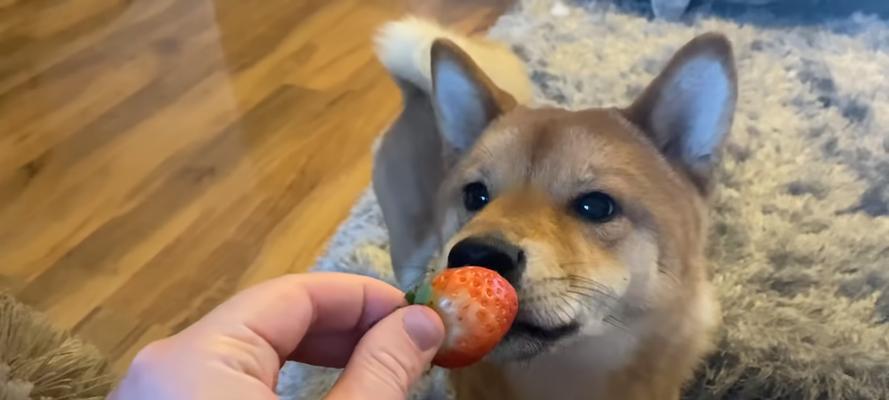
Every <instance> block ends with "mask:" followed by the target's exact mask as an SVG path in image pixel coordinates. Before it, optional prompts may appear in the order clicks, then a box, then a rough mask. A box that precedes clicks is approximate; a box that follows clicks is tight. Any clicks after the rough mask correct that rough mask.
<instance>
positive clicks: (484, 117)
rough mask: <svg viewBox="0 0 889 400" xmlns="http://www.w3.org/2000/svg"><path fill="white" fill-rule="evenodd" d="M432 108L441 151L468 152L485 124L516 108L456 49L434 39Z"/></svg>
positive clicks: (472, 62)
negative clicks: (442, 146) (439, 135)
mask: <svg viewBox="0 0 889 400" xmlns="http://www.w3.org/2000/svg"><path fill="white" fill-rule="evenodd" d="M431 64H432V65H431V66H432V105H433V108H434V110H435V115H436V120H437V124H438V128H439V131H440V133H441V135H442V143H443V144H444V145H445V149H444V150H445V151H450V152H453V153H456V154H460V153H463V152H464V151H466V150H467V149H469V148H470V147H471V146H472V145H473V143H475V140H476V139H478V137H479V136H481V134H482V132H484V131H485V128H487V126H488V124H490V123H491V121H493V120H494V119H496V118H497V117H499V116H500V115H502V114H503V113H505V112H507V111H509V110H511V109H512V108H514V107H515V106H516V101H515V99H514V98H513V97H512V96H511V95H510V94H509V93H506V92H504V91H503V90H501V89H500V88H498V87H497V86H496V85H495V84H494V82H493V81H492V80H491V79H490V78H489V77H488V76H487V75H486V74H485V73H484V72H483V71H482V70H481V68H479V67H478V65H476V63H475V62H474V61H473V60H472V59H471V58H470V57H469V55H467V54H466V52H464V51H463V50H462V49H461V48H460V47H458V46H457V45H456V44H454V43H453V42H451V41H450V40H448V39H437V40H436V41H435V42H434V43H433V44H432V49H431Z"/></svg>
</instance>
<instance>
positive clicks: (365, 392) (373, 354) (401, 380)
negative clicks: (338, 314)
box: [326, 306, 444, 400]
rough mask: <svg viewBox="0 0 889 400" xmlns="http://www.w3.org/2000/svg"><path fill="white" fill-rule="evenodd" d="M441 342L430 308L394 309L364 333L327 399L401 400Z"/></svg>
mask: <svg viewBox="0 0 889 400" xmlns="http://www.w3.org/2000/svg"><path fill="white" fill-rule="evenodd" d="M443 339H444V324H443V323H442V322H441V319H440V318H439V317H438V315H436V314H435V312H434V311H432V309H430V308H428V307H423V306H408V307H404V308H401V309H399V310H396V311H395V312H393V313H392V314H390V315H389V316H387V317H386V318H383V319H382V320H381V321H380V322H378V323H377V324H376V325H374V327H373V328H371V329H370V330H368V331H367V333H366V334H365V335H364V337H363V338H361V341H359V342H358V346H357V347H356V348H355V351H354V352H353V353H352V357H351V358H350V359H349V363H348V364H347V365H346V369H345V370H344V371H343V373H342V375H340V379H339V380H338V381H337V383H336V384H335V385H334V386H333V388H332V389H331V390H330V393H329V394H328V395H327V397H326V399H327V400H354V399H375V400H377V399H378V400H404V399H405V398H407V395H408V393H409V392H410V389H411V386H412V385H413V384H414V383H415V382H416V381H417V380H419V379H420V376H421V375H422V374H423V371H425V370H426V368H427V366H428V365H429V363H430V362H431V361H432V358H433V357H434V356H435V353H436V352H437V351H438V347H439V346H440V345H441V342H442V340H443Z"/></svg>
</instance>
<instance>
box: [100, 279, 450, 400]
mask: <svg viewBox="0 0 889 400" xmlns="http://www.w3.org/2000/svg"><path fill="white" fill-rule="evenodd" d="M404 304H405V303H404V299H403V293H402V292H401V291H399V290H398V289H396V288H394V287H392V286H389V285H387V284H386V283H383V282H381V281H378V280H375V279H372V278H368V277H363V276H358V275H349V274H338V273H311V274H301V275H289V276H284V277H280V278H276V279H273V280H270V281H267V282H265V283H262V284H259V285H257V286H254V287H252V288H249V289H247V290H245V291H243V292H241V293H239V294H237V295H235V296H234V297H233V298H231V299H230V300H228V301H226V302H225V303H223V304H222V305H220V306H219V307H217V308H216V309H214V310H213V311H211V312H210V313H209V314H207V315H206V316H205V317H203V318H202V319H200V320H199V321H198V322H196V323H195V324H194V325H191V326H190V327H188V328H186V329H185V330H183V331H182V332H180V333H178V334H176V335H174V336H171V337H169V338H166V339H162V340H159V341H157V342H154V343H151V344H149V345H148V346H147V347H145V348H144V349H143V350H142V351H141V352H139V354H138V355H137V356H136V359H135V360H134V361H133V364H132V365H131V366H130V370H129V371H128V373H127V375H126V376H125V377H124V379H123V380H122V382H121V383H120V385H119V386H118V388H117V389H116V390H115V391H114V392H113V393H112V394H111V396H110V399H112V400H140V399H152V400H153V399H277V396H276V395H275V392H274V388H275V385H276V382H277V378H278V371H279V369H280V367H281V365H282V364H283V362H284V361H286V360H294V361H300V362H305V363H308V364H313V365H319V366H327V367H338V368H342V367H345V370H344V371H343V373H342V375H341V376H340V378H339V380H338V381H337V383H336V384H335V385H334V387H333V389H332V390H331V391H330V392H329V394H328V396H327V397H326V398H327V399H328V400H338V399H380V400H401V399H404V398H406V397H407V394H408V393H409V390H410V387H411V385H412V384H413V383H415V382H416V381H417V380H418V379H419V378H420V376H421V375H422V373H423V371H425V369H426V368H427V367H428V365H429V363H430V361H431V360H432V358H433V356H434V355H435V353H436V351H437V350H438V347H439V346H440V345H441V341H442V339H443V337H444V326H443V324H442V322H441V319H440V318H439V317H438V316H437V315H436V314H435V313H434V312H433V311H432V310H430V309H428V308H426V307H423V306H409V307H404V308H399V309H397V310H396V308H398V307H399V306H402V305H404ZM393 310H395V311H394V312H393Z"/></svg>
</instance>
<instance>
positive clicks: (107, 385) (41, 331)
mask: <svg viewBox="0 0 889 400" xmlns="http://www.w3.org/2000/svg"><path fill="white" fill-rule="evenodd" d="M111 384H112V377H111V374H110V373H109V368H108V364H107V362H106V361H105V358H104V357H103V356H102V355H101V354H100V353H99V352H98V351H97V350H96V349H95V348H94V347H92V346H90V345H88V344H85V343H83V342H81V341H80V340H78V339H76V338H74V337H72V336H71V335H69V334H67V333H65V332H62V331H59V330H57V329H56V328H55V327H53V326H52V325H51V324H50V323H49V321H47V320H46V318H44V317H43V315H41V314H39V313H37V312H36V311H34V310H32V309H30V308H28V307H26V306H25V305H23V304H21V303H19V302H17V301H16V300H15V299H14V298H13V297H12V296H10V295H7V294H2V293H0V400H28V399H40V400H80V399H84V400H87V399H95V400H98V399H103V398H104V397H105V396H106V395H107V394H108V392H109V391H110V389H111Z"/></svg>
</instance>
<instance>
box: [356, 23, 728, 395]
mask: <svg viewBox="0 0 889 400" xmlns="http://www.w3.org/2000/svg"><path fill="white" fill-rule="evenodd" d="M377 45H378V54H379V56H380V59H381V61H382V62H383V64H384V65H385V66H386V67H387V68H388V69H389V71H390V72H391V74H392V76H393V77H394V78H395V80H396V81H397V82H398V83H399V85H400V86H401V88H402V92H403V95H404V101H405V106H404V111H403V113H402V114H401V115H400V117H399V118H398V119H397V120H396V121H395V123H394V124H393V125H392V126H391V127H390V129H389V131H388V132H387V133H386V135H384V137H383V138H382V140H381V142H380V144H379V148H378V151H377V154H376V159H375V167H374V176H373V186H374V190H375V192H376V195H377V197H378V200H379V203H380V206H381V208H382V210H383V215H384V219H385V222H386V224H387V227H388V229H389V231H390V235H391V251H392V262H393V266H394V268H395V273H396V276H397V277H398V279H399V282H400V284H401V285H403V286H405V287H409V286H411V285H412V284H414V283H416V282H417V280H419V279H420V278H421V277H422V276H423V275H424V274H425V273H426V272H427V271H429V270H437V269H441V268H459V267H461V266H465V265H480V266H484V267H487V268H491V269H494V270H496V271H498V272H499V273H500V274H502V275H503V276H504V277H506V278H507V279H508V280H509V281H510V282H511V283H512V284H513V285H514V286H515V288H516V290H517V291H518V294H519V313H518V316H517V317H516V321H515V322H514V324H513V326H512V328H511V330H510V331H509V333H508V334H507V336H506V337H505V338H504V340H503V341H502V342H501V343H500V345H499V346H498V347H497V348H496V349H495V350H494V352H493V353H492V354H490V355H489V357H488V358H487V359H486V360H485V361H484V362H482V363H480V364H477V365H475V366H473V367H469V368H465V369H462V370H458V371H454V372H453V374H452V376H453V383H454V388H455V391H456V395H457V398H458V399H461V400H462V399H640V400H641V399H645V400H655V399H678V398H679V396H680V391H681V389H682V386H683V384H684V383H685V382H686V381H687V380H688V379H689V378H690V377H691V376H692V375H693V372H694V369H695V367H696V366H697V365H698V363H699V362H700V360H701V358H702V357H703V356H704V355H706V353H707V352H708V351H709V350H710V349H711V347H712V338H711V336H712V333H713V332H714V330H715V328H716V327H717V326H718V323H719V319H720V318H719V315H720V313H719V307H718V304H717V303H716V301H715V298H714V296H713V293H712V289H711V284H710V281H709V279H710V278H709V273H708V268H707V263H706V260H705V256H704V247H705V243H706V233H707V218H706V203H707V201H706V199H707V196H708V193H709V191H710V187H711V184H710V183H711V179H712V174H713V171H714V168H715V165H716V163H717V162H718V160H719V153H720V148H721V145H722V143H723V142H724V140H725V137H726V136H727V134H728V133H729V131H730V127H731V124H732V117H733V113H734V108H735V103H736V97H737V96H736V93H737V88H736V86H737V85H736V77H735V69H734V63H733V56H732V50H731V46H730V44H729V42H728V41H727V40H726V39H725V38H724V37H723V36H721V35H718V34H705V35H702V36H699V37H697V38H695V39H694V40H692V41H691V42H689V43H688V44H687V45H685V46H684V47H683V48H681V49H680V50H679V51H678V52H677V53H676V55H675V56H674V58H673V59H672V60H670V61H669V62H667V63H666V66H665V68H664V69H663V72H662V73H661V74H660V75H659V76H658V77H657V78H656V79H655V80H654V81H653V82H652V83H651V84H650V85H649V86H648V88H647V89H646V90H645V91H644V92H643V93H642V94H641V95H640V96H639V98H638V99H637V100H636V101H635V102H634V103H632V104H630V105H628V106H626V107H622V108H618V107H615V108H601V109H586V110H579V111H569V110H563V109H556V108H535V107H532V106H530V105H529V102H530V100H529V99H530V97H531V90H530V87H531V85H530V83H529V81H528V77H527V74H526V72H525V71H524V69H523V67H522V65H521V62H520V61H519V60H518V59H517V58H516V57H515V56H514V55H513V54H512V53H511V52H510V50H509V49H508V48H507V47H504V46H503V45H500V44H497V43H492V42H489V41H486V40H483V39H474V38H468V37H462V36H459V35H456V34H454V33H452V32H448V31H445V30H443V29H441V28H439V27H437V26H435V25H434V24H430V23H428V22H424V21H421V20H418V19H414V18H408V19H405V20H402V21H398V22H393V23H390V24H388V25H387V26H385V27H384V28H383V29H382V30H381V33H380V35H379V36H378V38H377ZM591 68H592V66H591Z"/></svg>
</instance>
